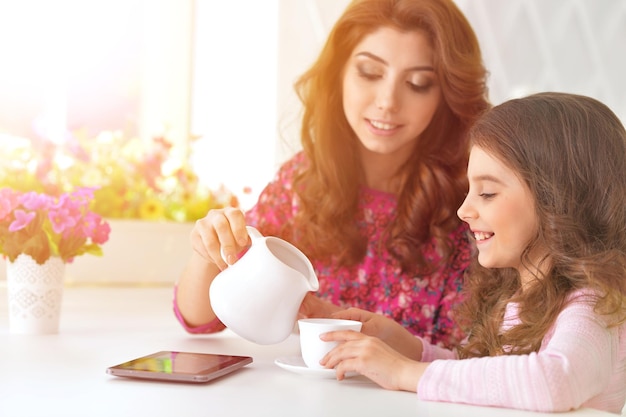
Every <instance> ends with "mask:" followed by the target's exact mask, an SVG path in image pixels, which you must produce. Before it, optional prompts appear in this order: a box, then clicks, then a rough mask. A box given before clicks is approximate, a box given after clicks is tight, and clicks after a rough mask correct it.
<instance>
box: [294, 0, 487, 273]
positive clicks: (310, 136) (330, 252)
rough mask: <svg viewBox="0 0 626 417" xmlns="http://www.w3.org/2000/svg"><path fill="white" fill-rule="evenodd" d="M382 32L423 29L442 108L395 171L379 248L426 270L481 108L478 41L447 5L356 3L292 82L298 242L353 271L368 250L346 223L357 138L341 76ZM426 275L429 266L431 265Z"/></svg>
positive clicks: (356, 173) (354, 187)
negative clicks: (298, 157)
mask: <svg viewBox="0 0 626 417" xmlns="http://www.w3.org/2000/svg"><path fill="white" fill-rule="evenodd" d="M381 27H390V28H394V29H397V30H400V31H404V32H411V31H421V33H424V34H426V36H427V38H428V40H429V42H430V45H431V47H432V49H433V56H434V68H435V74H436V76H437V78H438V81H439V84H440V85H441V90H442V96H443V99H442V102H441V104H440V106H439V108H438V109H437V111H436V113H435V115H434V117H433V120H432V121H431V123H430V125H429V126H428V127H427V128H426V130H425V131H424V132H423V133H422V135H421V137H420V139H419V143H418V145H417V146H416V147H415V150H414V152H413V154H412V155H411V156H410V158H409V159H408V160H407V162H406V163H405V164H404V165H403V166H402V167H399V169H398V174H397V175H398V177H399V178H400V180H401V184H402V188H401V189H402V191H401V193H400V195H399V197H398V206H397V218H396V219H395V222H394V223H393V224H392V225H391V226H390V228H389V230H388V233H387V240H386V242H383V243H382V244H383V245H386V246H387V247H388V249H389V250H390V252H391V253H392V254H393V255H394V256H395V257H396V258H397V259H398V260H399V261H400V263H401V265H402V267H403V268H404V269H405V270H406V269H409V268H414V267H422V268H425V270H428V269H429V266H428V263H427V262H426V260H425V259H424V258H423V256H422V250H421V248H422V246H423V245H424V244H425V243H426V242H428V241H430V239H431V238H434V239H435V242H436V245H437V247H438V249H439V251H440V253H441V254H442V255H443V259H442V262H446V261H447V257H448V256H449V255H450V254H451V252H452V248H451V247H450V244H449V242H448V240H447V236H448V234H449V233H450V232H451V231H452V230H454V229H455V228H456V227H458V226H459V219H458V218H457V216H456V209H457V208H458V207H459V206H460V204H461V202H462V201H463V198H464V195H465V193H466V190H467V183H466V179H465V170H466V167H467V159H468V145H467V140H466V131H467V129H468V127H469V126H470V125H471V124H472V122H473V121H474V120H475V119H476V118H477V117H478V116H479V115H480V114H481V113H483V112H484V111H485V110H486V109H487V108H489V107H490V106H489V103H488V100H487V88H486V80H485V79H486V70H485V68H484V66H483V62H482V56H481V52H480V48H479V45H478V41H477V39H476V36H475V34H474V32H473V30H472V28H471V26H470V24H469V23H468V21H467V20H466V18H465V16H464V15H463V14H462V13H461V11H460V10H459V9H458V8H457V7H456V5H455V4H454V3H453V2H452V1H451V0H356V1H353V2H352V3H350V4H349V5H348V7H347V9H346V10H345V12H344V13H343V15H342V16H341V17H340V18H339V20H338V21H337V23H336V24H335V26H334V27H333V29H332V31H331V32H330V35H329V37H328V39H327V42H326V44H325V46H324V47H323V49H322V52H321V53H320V55H319V57H318V59H317V61H316V62H315V63H314V64H313V65H312V66H311V67H310V68H309V70H308V71H306V72H305V73H304V74H303V75H302V76H301V77H300V78H299V79H298V80H297V82H296V84H295V88H296V92H297V94H298V96H299V98H300V100H301V101H302V104H303V108H304V112H303V120H302V129H301V141H302V147H303V152H304V153H305V156H306V159H307V162H308V166H307V168H306V170H304V171H303V172H301V173H300V175H299V176H298V177H297V178H296V181H295V183H294V190H295V191H296V193H297V194H298V197H299V200H300V208H301V210H300V211H299V213H298V214H297V215H296V217H295V220H294V222H295V223H294V224H293V225H288V226H286V227H293V230H297V231H298V232H297V234H296V235H295V236H294V239H295V242H296V244H297V245H298V246H299V247H301V248H303V250H305V252H307V254H308V255H310V256H313V257H315V258H317V259H329V258H330V257H333V256H336V257H337V260H338V264H340V265H353V264H355V263H358V262H359V261H360V260H361V259H362V258H363V256H364V255H365V250H366V244H367V242H366V241H365V240H364V239H363V236H361V235H360V234H359V231H358V229H357V225H356V224H355V221H354V218H355V213H356V211H357V208H358V207H357V205H358V199H359V190H360V186H361V185H362V184H363V181H362V178H363V177H362V167H361V162H360V159H359V157H358V152H357V146H358V138H357V137H356V135H355V133H354V132H353V130H352V129H351V127H350V125H349V124H348V121H347V120H346V118H345V115H344V112H343V105H342V78H343V70H344V68H345V66H346V62H347V60H348V58H349V57H350V55H351V53H352V51H353V49H354V48H355V47H356V46H357V44H358V43H359V42H360V41H361V40H362V39H363V38H364V37H365V36H366V35H368V34H370V33H372V32H374V31H376V30H377V29H379V28H381ZM430 267H434V265H430Z"/></svg>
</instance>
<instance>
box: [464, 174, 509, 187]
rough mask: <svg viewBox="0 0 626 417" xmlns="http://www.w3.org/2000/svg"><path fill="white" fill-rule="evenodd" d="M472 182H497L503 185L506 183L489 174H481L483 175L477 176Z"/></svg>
mask: <svg viewBox="0 0 626 417" xmlns="http://www.w3.org/2000/svg"><path fill="white" fill-rule="evenodd" d="M471 180H472V181H490V182H495V183H497V184H503V185H504V182H502V180H500V179H499V178H497V177H494V176H493V175H489V174H481V175H475V176H473V177H472V178H471Z"/></svg>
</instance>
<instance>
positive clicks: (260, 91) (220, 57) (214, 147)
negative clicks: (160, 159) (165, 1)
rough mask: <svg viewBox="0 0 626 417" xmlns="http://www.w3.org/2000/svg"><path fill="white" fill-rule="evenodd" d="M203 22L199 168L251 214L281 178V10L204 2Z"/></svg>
mask: <svg viewBox="0 0 626 417" xmlns="http://www.w3.org/2000/svg"><path fill="white" fill-rule="evenodd" d="M195 16H196V22H195V28H196V37H195V39H196V42H195V62H194V74H193V90H192V113H191V132H192V134H195V135H199V136H200V137H201V139H199V140H198V141H197V143H196V145H195V146H194V154H193V159H194V164H195V166H196V168H197V169H198V173H199V175H200V177H201V178H202V179H203V180H204V181H205V182H207V183H208V184H209V185H210V186H212V187H218V186H219V185H220V184H223V185H225V186H226V187H227V188H229V189H230V190H232V191H233V192H235V193H236V194H237V195H238V196H240V199H241V200H242V201H241V203H242V206H243V207H244V208H248V207H249V206H250V205H251V204H252V203H253V202H254V201H256V196H257V195H258V193H259V192H260V191H261V189H262V187H264V186H265V185H266V183H267V182H268V181H269V180H270V179H271V177H272V176H273V174H274V172H275V170H276V163H275V159H274V152H275V147H276V139H277V134H276V91H277V76H276V67H277V62H278V57H277V43H278V41H277V37H278V29H277V27H278V2H277V0H263V1H258V0H240V1H237V2H234V1H214V0H196V11H195ZM244 187H248V188H250V193H249V194H242V190H243V189H244Z"/></svg>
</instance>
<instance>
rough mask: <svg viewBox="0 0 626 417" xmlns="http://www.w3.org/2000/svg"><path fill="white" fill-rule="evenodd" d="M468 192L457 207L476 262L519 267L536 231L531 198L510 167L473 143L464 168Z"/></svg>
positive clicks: (524, 279) (524, 280)
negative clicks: (475, 250) (471, 239)
mask: <svg viewBox="0 0 626 417" xmlns="http://www.w3.org/2000/svg"><path fill="white" fill-rule="evenodd" d="M467 177H468V179H469V192H468V194H467V197H465V201H464V202H463V204H462V205H461V207H460V208H459V210H458V211H457V214H458V216H459V218H460V219H461V220H463V221H464V222H466V223H467V224H468V225H469V227H470V229H471V231H472V234H473V236H474V238H475V239H476V246H477V248H478V252H479V254H478V262H479V263H480V264H481V265H482V266H484V267H486V268H516V269H517V270H518V271H519V272H520V275H521V276H522V284H524V283H527V282H528V279H530V278H529V274H528V271H523V270H522V268H521V256H522V251H523V250H524V249H525V248H526V246H528V243H529V242H530V241H531V239H532V238H533V237H534V236H535V234H536V233H537V228H538V219H537V216H536V214H535V200H534V198H533V196H532V195H531V193H530V190H529V189H528V187H527V186H526V184H525V183H523V182H522V181H521V180H520V178H519V177H518V176H517V175H516V174H515V172H513V171H512V170H511V169H510V168H508V167H507V166H505V165H504V164H503V163H502V162H500V161H499V160H498V159H496V158H494V157H493V156H491V155H490V154H488V153H487V152H485V151H484V150H483V149H481V148H479V147H477V146H473V147H472V149H471V152H470V158H469V165H468V168H467Z"/></svg>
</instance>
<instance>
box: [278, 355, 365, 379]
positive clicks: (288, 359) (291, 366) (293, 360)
mask: <svg viewBox="0 0 626 417" xmlns="http://www.w3.org/2000/svg"><path fill="white" fill-rule="evenodd" d="M274 363H275V364H276V365H278V366H280V367H281V368H283V369H286V370H288V371H291V372H295V373H297V374H301V375H306V376H314V377H318V378H332V379H336V378H337V375H336V374H335V370H334V369H314V368H309V367H308V366H306V365H305V364H304V360H303V359H302V357H301V356H283V357H280V358H276V360H274ZM355 375H356V373H354V372H349V373H347V374H346V378H350V377H352V376H355Z"/></svg>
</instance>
